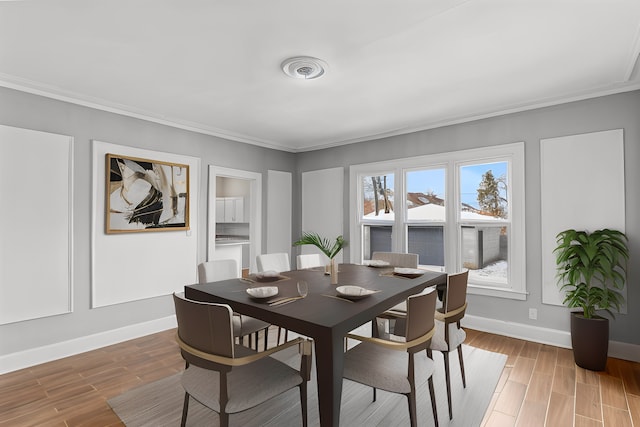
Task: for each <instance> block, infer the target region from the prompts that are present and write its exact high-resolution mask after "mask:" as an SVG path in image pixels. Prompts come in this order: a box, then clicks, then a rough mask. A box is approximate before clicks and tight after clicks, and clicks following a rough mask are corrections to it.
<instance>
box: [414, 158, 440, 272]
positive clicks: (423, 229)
mask: <svg viewBox="0 0 640 427" xmlns="http://www.w3.org/2000/svg"><path fill="white" fill-rule="evenodd" d="M445 178H446V169H444V168H441V167H440V168H434V169H417V170H409V171H406V173H405V182H406V191H405V196H406V197H405V201H406V202H405V210H406V216H405V218H406V220H405V226H406V233H407V252H410V253H415V254H418V260H419V262H420V265H422V266H423V267H426V268H429V269H434V270H437V271H444V267H445V260H444V248H445V241H444V226H445V223H446V209H447V207H446V196H445V193H446V190H445V189H446V186H445V184H446V183H445Z"/></svg>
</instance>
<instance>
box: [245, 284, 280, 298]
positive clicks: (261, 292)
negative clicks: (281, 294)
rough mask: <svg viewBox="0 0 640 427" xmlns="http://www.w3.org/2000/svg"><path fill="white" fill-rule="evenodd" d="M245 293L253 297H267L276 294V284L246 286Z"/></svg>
mask: <svg viewBox="0 0 640 427" xmlns="http://www.w3.org/2000/svg"><path fill="white" fill-rule="evenodd" d="M247 293H248V294H249V296H251V297H253V298H259V299H262V298H269V297H272V296H274V295H278V287H277V286H261V287H259V288H248V289H247Z"/></svg>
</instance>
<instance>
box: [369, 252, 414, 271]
mask: <svg viewBox="0 0 640 427" xmlns="http://www.w3.org/2000/svg"><path fill="white" fill-rule="evenodd" d="M371 259H372V260H376V261H386V262H388V263H389V265H390V266H392V267H403V268H418V254H407V253H401V252H374V253H372V254H371Z"/></svg>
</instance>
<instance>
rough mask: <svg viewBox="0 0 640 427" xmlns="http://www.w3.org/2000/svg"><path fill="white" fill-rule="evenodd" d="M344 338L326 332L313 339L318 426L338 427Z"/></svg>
mask: <svg viewBox="0 0 640 427" xmlns="http://www.w3.org/2000/svg"><path fill="white" fill-rule="evenodd" d="M343 340H344V337H343V336H342V335H339V334H335V333H331V332H328V333H326V334H323V335H322V336H316V337H314V342H315V349H316V371H317V377H318V406H319V409H320V426H322V427H338V426H339V425H340V403H341V400H342V374H343V366H344V349H343V342H344V341H343Z"/></svg>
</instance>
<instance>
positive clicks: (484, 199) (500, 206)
mask: <svg viewBox="0 0 640 427" xmlns="http://www.w3.org/2000/svg"><path fill="white" fill-rule="evenodd" d="M499 181H500V180H496V179H495V178H494V176H493V172H491V169H489V170H488V171H486V172H485V173H484V174H483V175H482V181H481V182H480V185H479V186H478V204H479V205H480V209H481V210H482V211H484V212H486V213H488V214H490V215H492V216H494V217H497V218H505V205H504V202H505V200H504V199H503V198H502V197H500V187H499V184H498V182H499ZM503 184H504V182H503Z"/></svg>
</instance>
